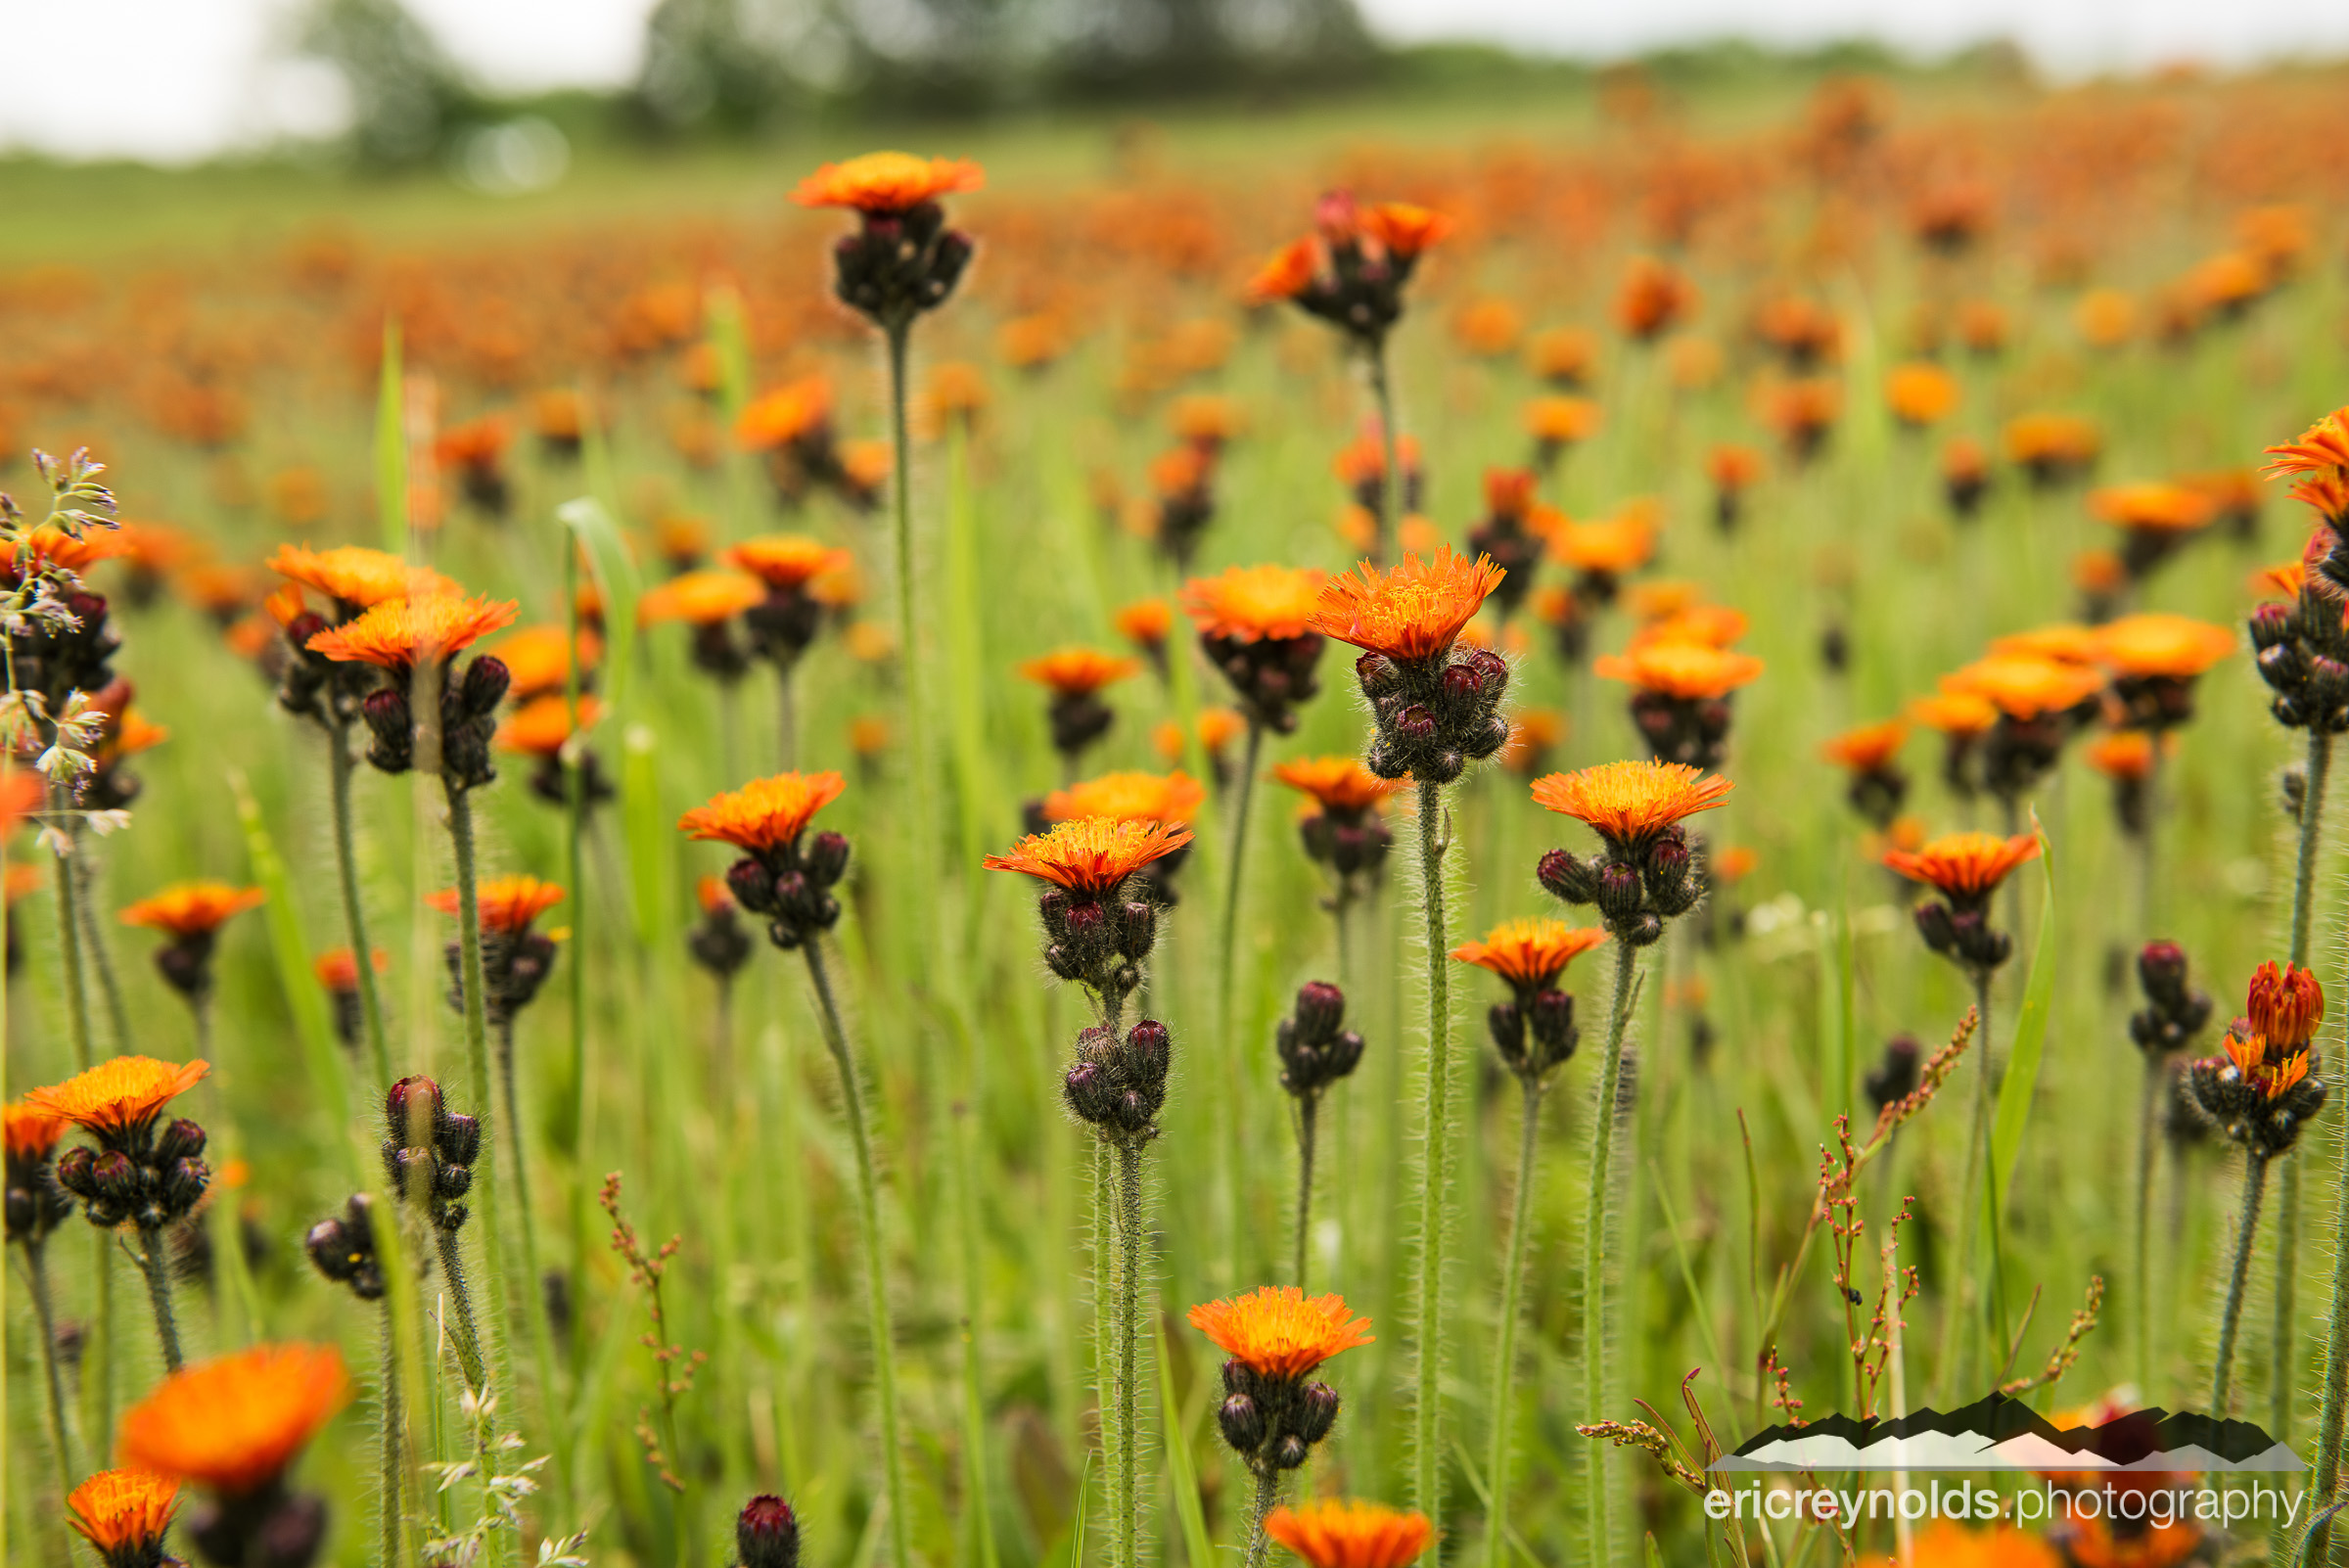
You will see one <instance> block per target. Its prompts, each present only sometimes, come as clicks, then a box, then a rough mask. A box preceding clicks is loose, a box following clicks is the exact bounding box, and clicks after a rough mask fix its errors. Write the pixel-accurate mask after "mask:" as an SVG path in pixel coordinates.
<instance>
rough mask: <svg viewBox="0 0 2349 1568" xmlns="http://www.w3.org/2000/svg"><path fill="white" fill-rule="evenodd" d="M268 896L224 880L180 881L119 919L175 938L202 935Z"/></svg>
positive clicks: (125, 912)
mask: <svg viewBox="0 0 2349 1568" xmlns="http://www.w3.org/2000/svg"><path fill="white" fill-rule="evenodd" d="M266 897H267V895H265V894H263V893H262V892H261V890H260V889H258V888H232V887H230V886H229V885H228V884H227V883H225V882H177V883H173V884H172V885H171V886H170V887H167V888H165V889H164V890H163V891H162V892H161V893H159V894H156V895H155V896H154V897H152V898H147V899H140V900H139V901H138V902H136V903H134V904H132V905H130V906H129V907H128V908H126V909H124V910H123V911H122V914H121V917H120V918H121V921H122V923H123V924H124V925H126V926H145V927H147V928H148V929H150V930H153V931H167V932H169V933H170V934H171V935H172V936H174V937H201V936H203V935H205V934H206V933H207V932H212V931H217V930H218V929H220V927H221V926H222V925H223V924H225V923H226V922H227V920H228V919H229V917H230V916H232V915H239V914H243V913H244V912H245V911H246V910H248V909H251V908H253V906H254V905H255V904H258V903H259V902H261V901H262V899H264V898H266Z"/></svg>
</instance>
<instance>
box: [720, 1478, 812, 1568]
mask: <svg viewBox="0 0 2349 1568" xmlns="http://www.w3.org/2000/svg"><path fill="white" fill-rule="evenodd" d="M734 1550H735V1553H736V1554H737V1555H738V1556H740V1557H741V1558H742V1568H799V1563H800V1521H799V1519H798V1518H797V1517H795V1516H794V1515H793V1513H792V1511H791V1504H790V1503H788V1502H785V1501H784V1500H783V1499H781V1498H778V1497H776V1496H775V1495H774V1494H773V1493H771V1492H768V1493H761V1494H760V1495H759V1496H758V1497H755V1498H753V1499H751V1500H750V1501H748V1502H746V1503H744V1504H743V1505H742V1514H741V1516H740V1517H739V1518H737V1519H736V1520H735V1521H734Z"/></svg>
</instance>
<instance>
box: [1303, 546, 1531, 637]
mask: <svg viewBox="0 0 2349 1568" xmlns="http://www.w3.org/2000/svg"><path fill="white" fill-rule="evenodd" d="M1507 575H1508V574H1507V573H1506V572H1504V571H1503V570H1502V569H1501V568H1499V567H1497V566H1495V565H1494V564H1493V558H1492V557H1491V556H1489V555H1480V556H1478V557H1477V558H1476V559H1475V560H1474V561H1471V560H1469V559H1468V558H1467V557H1466V556H1464V555H1454V554H1453V553H1452V551H1451V546H1449V545H1442V546H1439V547H1438V548H1437V550H1436V553H1435V556H1434V558H1433V559H1432V560H1425V561H1423V560H1421V559H1420V558H1419V557H1418V556H1415V555H1405V557H1404V558H1403V561H1402V564H1401V565H1399V566H1395V567H1391V568H1389V569H1388V570H1387V571H1385V572H1383V573H1382V572H1380V571H1379V570H1378V568H1376V567H1375V566H1372V565H1371V564H1370V563H1369V562H1367V561H1365V562H1363V563H1362V564H1361V566H1360V567H1359V568H1358V569H1357V570H1356V571H1355V572H1354V573H1351V574H1348V575H1346V576H1339V577H1334V578H1332V579H1331V580H1329V581H1328V582H1325V583H1323V584H1322V585H1321V590H1320V597H1319V599H1318V600H1317V601H1316V603H1315V605H1314V609H1313V620H1312V621H1311V622H1310V623H1309V624H1310V626H1311V628H1312V629H1313V630H1315V631H1318V632H1321V633H1323V634H1324V635H1326V636H1331V637H1335V638H1337V639H1338V640H1339V641H1340V642H1349V643H1352V644H1354V646H1356V647H1357V648H1363V649H1367V650H1369V651H1370V652H1373V653H1380V654H1384V655H1386V656H1387V657H1388V658H1390V659H1402V660H1410V661H1417V660H1425V659H1440V658H1442V657H1444V656H1445V655H1446V654H1448V653H1450V652H1451V645H1452V643H1453V641H1454V640H1455V639H1456V638H1457V637H1458V636H1459V634H1460V628H1461V627H1462V626H1465V625H1466V624H1467V623H1469V621H1470V620H1471V619H1472V618H1473V617H1474V616H1475V615H1476V612H1477V611H1478V610H1479V609H1481V608H1482V607H1483V605H1484V602H1485V596H1486V595H1487V594H1489V593H1491V592H1492V591H1493V590H1494V589H1495V588H1496V587H1497V586H1498V585H1499V583H1500V579H1501V578H1502V577H1504V576H1507Z"/></svg>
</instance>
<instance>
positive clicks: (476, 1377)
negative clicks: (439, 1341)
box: [433, 1224, 489, 1398]
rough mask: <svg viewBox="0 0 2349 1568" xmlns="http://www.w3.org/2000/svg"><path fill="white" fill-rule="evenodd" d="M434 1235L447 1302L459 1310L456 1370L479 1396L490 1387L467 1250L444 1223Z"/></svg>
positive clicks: (451, 1339)
mask: <svg viewBox="0 0 2349 1568" xmlns="http://www.w3.org/2000/svg"><path fill="white" fill-rule="evenodd" d="M433 1239H434V1240H435V1241H437V1242H438V1244H439V1249H440V1278H441V1281H442V1282H443V1283H444V1284H445V1285H446V1286H447V1287H448V1305H449V1307H450V1309H451V1310H452V1311H454V1312H455V1314H456V1321H455V1322H454V1323H453V1324H451V1325H450V1326H451V1327H452V1328H454V1330H455V1332H454V1333H452V1334H451V1335H450V1336H449V1344H450V1345H451V1346H452V1347H454V1349H455V1350H456V1353H457V1370H458V1371H459V1372H460V1373H462V1374H463V1375H464V1378H465V1386H466V1387H467V1388H469V1389H471V1390H472V1391H473V1393H474V1395H475V1396H476V1397H477V1398H478V1397H481V1396H484V1395H485V1394H487V1392H488V1390H489V1371H488V1362H487V1361H486V1360H484V1359H483V1356H482V1327H481V1324H480V1323H479V1322H478V1321H477V1320H476V1319H475V1317H474V1315H473V1292H472V1291H471V1290H469V1289H467V1288H466V1285H465V1254H464V1250H463V1248H462V1247H460V1246H459V1244H458V1242H457V1233H456V1232H455V1231H454V1230H450V1229H447V1228H446V1227H444V1226H441V1225H438V1224H436V1225H434V1226H433Z"/></svg>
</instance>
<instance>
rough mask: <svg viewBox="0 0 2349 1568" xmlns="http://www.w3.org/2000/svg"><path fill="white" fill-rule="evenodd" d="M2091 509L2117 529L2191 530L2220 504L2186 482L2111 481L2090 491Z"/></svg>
mask: <svg viewBox="0 0 2349 1568" xmlns="http://www.w3.org/2000/svg"><path fill="white" fill-rule="evenodd" d="M2088 510H2089V512H2090V514H2091V515H2092V516H2094V517H2096V518H2097V519H2098V520H2100V521H2102V522H2105V523H2110V524H2111V525H2113V527H2115V528H2123V529H2142V530H2147V531H2150V532H2160V533H2188V532H2191V531H2192V530H2195V529H2198V528H2201V527H2203V526H2204V525H2205V524H2207V523H2209V522H2210V520H2211V519H2212V518H2213V517H2216V516H2217V515H2218V503H2217V502H2216V501H2214V500H2213V499H2212V498H2211V496H2210V495H2209V493H2208V492H2206V491H2203V490H2197V489H2191V488H2189V487H2188V486H2187V485H2184V484H2158V483H2157V484H2107V485H2105V486H2103V487H2102V488H2100V489H2095V490H2091V491H2089V495H2088Z"/></svg>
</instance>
